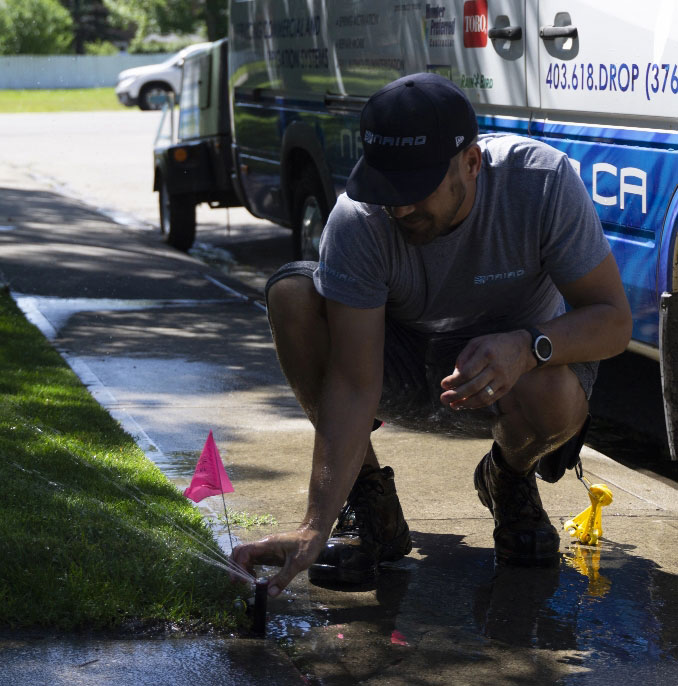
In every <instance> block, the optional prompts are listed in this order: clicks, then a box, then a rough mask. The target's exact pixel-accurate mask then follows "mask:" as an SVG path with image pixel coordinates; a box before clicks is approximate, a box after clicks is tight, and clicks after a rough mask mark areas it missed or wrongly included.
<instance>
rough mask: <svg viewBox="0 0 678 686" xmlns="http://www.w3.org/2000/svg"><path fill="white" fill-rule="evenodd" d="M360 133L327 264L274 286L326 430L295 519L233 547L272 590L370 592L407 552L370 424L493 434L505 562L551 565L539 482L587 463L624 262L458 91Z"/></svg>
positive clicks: (620, 301) (488, 490) (570, 181)
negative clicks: (306, 583) (485, 131)
mask: <svg viewBox="0 0 678 686" xmlns="http://www.w3.org/2000/svg"><path fill="white" fill-rule="evenodd" d="M360 128H361V137H362V141H363V150H364V154H363V156H362V157H361V159H360V160H359V161H358V163H357V165H356V166H355V168H354V169H353V172H352V173H351V176H350V178H349V180H348V183H347V187H346V193H345V194H343V195H341V196H340V197H339V198H338V200H337V203H336V206H335V208H334V209H333V211H332V213H331V215H330V217H329V220H328V222H327V226H326V228H325V230H324V232H323V237H322V242H321V250H320V261H319V262H318V263H314V262H295V263H292V264H288V265H285V266H284V267H282V268H281V269H280V270H279V271H278V272H277V273H276V274H275V275H274V276H273V277H272V278H271V280H270V281H269V284H268V286H267V302H268V312H269V318H270V322H271V329H272V332H273V339H274V342H275V346H276V350H277V353H278V358H279V360H280V364H281V367H282V369H283V371H284V373H285V375H286V377H287V379H288V381H289V383H290V385H291V387H292V389H293V390H294V393H295V395H296V397H297V399H298V401H299V403H300V404H301V406H302V408H303V409H304V410H305V412H306V414H307V416H308V418H309V419H310V421H311V422H312V423H313V425H314V427H315V445H314V449H313V461H312V469H311V477H310V488H309V496H308V509H307V512H306V516H305V518H304V521H303V523H302V524H301V526H300V527H299V528H298V529H297V530H296V531H292V532H288V533H283V534H279V535H273V536H269V537H267V538H265V539H263V540H261V541H258V542H255V543H250V544H245V545H242V546H239V547H237V548H236V549H235V550H234V553H233V557H234V559H235V561H237V562H239V563H241V564H243V565H244V566H246V567H248V568H251V567H252V566H253V565H254V564H273V565H278V566H280V567H281V570H280V571H279V573H278V574H277V575H275V576H274V577H273V578H272V579H271V581H270V584H269V588H270V591H269V592H270V593H271V595H277V594H278V593H279V592H280V590H282V589H283V588H284V587H285V586H286V585H287V584H288V583H289V582H290V581H291V579H292V578H293V577H294V576H295V575H296V574H297V573H299V572H300V571H302V570H304V569H309V576H310V577H311V579H312V580H313V579H322V580H325V581H333V582H348V583H354V582H361V581H364V580H366V579H369V578H370V577H371V576H373V575H374V573H375V571H376V569H377V566H378V565H379V563H380V562H383V561H387V560H388V561H392V560H397V559H399V558H401V557H403V556H404V555H406V554H407V553H409V552H410V550H411V547H412V544H411V541H410V534H409V529H408V526H407V524H406V522H405V519H404V517H403V513H402V510H401V508H400V503H399V501H398V497H397V494H396V490H395V485H394V479H393V470H392V469H391V468H390V467H383V468H380V466H379V463H378V461H377V457H376V455H375V453H374V450H373V448H372V444H371V442H370V432H371V431H372V429H373V428H374V427H375V426H376V425H378V423H379V422H378V421H376V420H375V418H379V419H380V420H385V421H387V422H390V423H393V424H397V425H402V426H405V427H410V428H414V429H419V430H426V431H431V430H433V431H440V432H443V433H445V434H448V435H450V436H451V437H454V436H455V435H457V436H459V435H481V436H482V435H486V436H488V437H489V436H491V437H492V438H493V439H494V440H493V443H492V446H491V449H490V451H489V452H488V453H487V454H486V455H485V456H484V457H483V458H482V459H481V460H480V463H479V464H478V466H477V468H476V470H475V474H473V475H469V486H470V482H471V478H472V479H473V484H474V487H475V489H476V491H477V493H478V496H479V498H480V500H481V502H482V503H483V505H485V506H486V507H487V508H488V509H489V510H490V512H491V513H492V515H493V516H494V542H495V556H496V559H497V560H498V561H499V562H502V563H508V564H525V565H540V564H548V563H550V562H553V561H554V560H555V559H557V556H558V549H559V536H558V533H557V531H556V529H555V528H554V527H553V526H552V525H551V523H550V521H549V518H548V515H547V513H546V512H545V511H544V508H543V507H542V503H541V500H540V497H539V492H538V490H537V484H536V479H535V473H536V471H537V469H539V470H540V471H544V472H548V473H552V472H554V471H555V472H556V475H555V476H554V477H553V479H552V480H555V479H557V478H558V476H559V475H560V474H561V473H562V471H564V469H565V467H564V466H563V465H567V464H568V463H570V464H571V463H572V460H573V459H576V457H577V456H578V453H579V447H580V444H581V441H582V440H583V434H584V432H585V429H586V425H587V419H588V398H589V397H590V394H591V390H592V387H593V383H594V381H595V377H596V373H597V365H598V362H597V360H601V359H604V358H608V357H611V356H614V355H617V354H619V353H620V352H622V351H623V350H624V349H625V347H626V345H627V343H628V341H629V338H630V333H631V324H632V322H631V315H630V310H629V306H628V302H627V300H626V297H625V294H624V289H623V287H622V284H621V280H620V277H619V272H618V270H617V266H616V263H615V261H614V258H613V256H612V255H611V253H610V248H609V245H608V243H607V240H606V239H605V236H604V235H603V232H602V228H601V225H600V221H599V219H598V216H597V215H596V212H595V209H594V207H593V205H592V202H591V200H590V198H589V196H588V194H587V193H586V190H585V188H584V186H583V184H582V182H581V180H580V179H579V177H578V176H577V174H576V172H575V171H574V169H573V168H572V166H571V165H570V163H569V161H568V159H567V157H566V156H565V155H564V154H562V153H560V152H558V151H556V150H555V149H553V148H551V147H549V146H547V145H544V144H542V143H540V142H538V141H534V140H530V139H528V138H524V137H519V136H513V135H487V136H478V126H477V121H476V116H475V112H474V111H473V108H472V106H471V104H470V103H469V101H468V100H467V98H466V97H465V95H464V94H463V92H462V91H461V90H460V89H458V88H457V87H456V86H455V85H454V84H453V83H452V82H450V81H449V80H447V79H445V78H443V77H440V76H437V75H434V74H414V75H412V76H407V77H404V78H401V79H398V80H397V81H394V82H393V83H391V84H389V85H388V86H386V87H384V88H383V89H381V90H380V91H378V92H377V93H375V94H374V95H373V96H372V97H371V98H370V99H369V101H368V103H367V104H366V106H365V108H364V110H363V113H362V116H361V124H360ZM565 302H567V304H568V306H569V307H568V308H566V306H565ZM412 459H416V456H412ZM342 506H343V507H342ZM337 513H340V514H339V519H338V522H337V524H336V526H335V528H334V530H332V527H333V525H334V523H335V520H336V518H337Z"/></svg>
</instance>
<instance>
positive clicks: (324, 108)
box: [229, 0, 678, 459]
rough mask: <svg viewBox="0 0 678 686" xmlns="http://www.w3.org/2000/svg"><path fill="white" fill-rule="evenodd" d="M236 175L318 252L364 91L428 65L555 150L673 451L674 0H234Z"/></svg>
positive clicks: (240, 187)
mask: <svg viewBox="0 0 678 686" xmlns="http://www.w3.org/2000/svg"><path fill="white" fill-rule="evenodd" d="M230 21H231V28H230V36H229V38H230V55H229V68H230V77H229V84H230V89H231V90H230V102H231V108H232V119H231V121H232V127H233V129H232V135H233V144H234V170H235V171H234V174H235V178H234V183H235V187H236V189H237V192H238V193H239V195H240V198H241V200H242V202H243V204H244V205H245V206H246V207H247V208H248V209H249V211H250V212H252V214H254V215H256V216H259V217H264V218H267V219H270V220H272V221H275V222H278V223H280V224H283V225H285V226H289V227H290V228H292V230H293V236H294V241H295V246H296V253H297V255H298V256H299V257H302V256H303V257H308V256H313V255H314V254H315V252H316V251H317V245H318V240H319V235H320V231H321V230H322V226H323V225H324V221H325V219H326V217H327V214H328V212H329V210H330V209H331V207H332V205H333V204H334V201H335V199H336V196H337V194H338V193H340V192H342V191H343V189H344V184H345V182H346V179H347V177H348V174H349V172H350V170H351V168H352V167H353V165H354V163H355V162H356V160H357V159H358V157H359V156H360V154H361V143H360V137H359V121H358V118H359V114H360V110H361V108H362V106H363V104H364V102H365V100H366V99H367V97H368V96H369V95H370V94H371V93H373V92H374V91H375V90H377V89H378V88H380V87H381V86H383V85H384V84H386V83H388V82H389V81H391V80H393V79H395V78H398V77H400V76H404V75H406V74H409V73H414V72H420V71H434V72H437V73H439V74H442V75H444V76H446V77H448V78H450V79H451V80H453V81H454V82H455V83H457V84H458V85H459V86H461V87H462V88H463V89H464V90H465V92H466V93H467V95H468V97H469V98H470V100H471V101H472V102H473V103H474V106H475V107H476V111H477V113H478V121H479V125H480V129H481V131H483V132H511V133H518V134H522V135H525V136H530V137H534V138H538V139H540V140H543V141H546V142H547V143H549V144H551V145H553V146H555V147H556V148H559V149H560V150H563V151H564V152H566V153H567V155H568V156H569V158H570V160H571V162H572V164H573V165H574V167H575V168H576V169H577V171H578V172H579V174H580V175H581V178H582V179H583V181H584V183H585V185H586V187H587V188H588V189H589V192H590V193H591V197H592V199H593V202H594V204H595V207H596V208H597V210H598V213H599V216H600V219H601V221H602V223H603V227H604V229H605V232H606V235H607V236H608V238H609V240H610V243H611V245H612V249H613V251H614V254H615V257H616V259H617V262H618V264H619V267H620V270H621V273H622V278H623V281H624V285H625V288H626V292H627V295H628V297H629V301H630V302H631V306H632V309H633V316H634V331H633V341H632V344H631V349H632V350H634V351H635V352H639V353H641V354H643V355H646V356H648V357H651V358H652V359H655V360H658V361H659V362H660V364H661V370H662V383H663V399H664V406H665V413H666V420H667V429H668V433H669V447H670V450H671V454H672V457H673V458H674V459H676V457H678V443H677V440H678V397H677V396H678V385H677V384H676V380H675V379H676V370H678V344H676V341H678V331H677V330H676V328H677V326H678V324H677V323H676V322H677V321H678V314H676V312H675V310H676V307H678V306H677V305H676V296H675V295H674V294H675V293H676V291H678V269H677V268H676V266H677V265H678V251H677V246H676V230H677V228H678V196H676V194H675V191H676V187H677V185H678V152H677V151H678V132H677V131H676V123H677V120H676V117H675V112H676V111H677V110H678V3H675V2H673V0H648V2H645V3H642V4H639V3H638V2H635V1H633V0H615V2H612V1H605V2H597V3H592V2H585V1H584V0H431V1H430V2H425V1H418V0H415V1H412V2H407V1H386V0H372V1H368V0H362V1H361V0H330V2H327V0H322V1H321V0H287V2H284V3H283V2H280V1H279V0H231V4H230Z"/></svg>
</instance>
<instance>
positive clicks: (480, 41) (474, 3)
mask: <svg viewBox="0 0 678 686" xmlns="http://www.w3.org/2000/svg"><path fill="white" fill-rule="evenodd" d="M486 45H487V0H467V1H466V2H465V3H464V47H465V48H484V47H485V46H486Z"/></svg>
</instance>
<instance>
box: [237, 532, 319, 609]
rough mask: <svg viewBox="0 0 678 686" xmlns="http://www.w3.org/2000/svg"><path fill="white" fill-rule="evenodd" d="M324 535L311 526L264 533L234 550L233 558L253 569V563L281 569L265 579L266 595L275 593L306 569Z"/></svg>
mask: <svg viewBox="0 0 678 686" xmlns="http://www.w3.org/2000/svg"><path fill="white" fill-rule="evenodd" d="M326 541H327V537H326V536H324V535H323V534H321V533H320V532H318V531H316V530H315V529H311V528H310V527H300V528H299V529H297V530H296V531H290V532H287V533H283V534H275V535H273V536H266V538H262V539H261V540H260V541H255V542H254V543H244V544H243V545H239V546H236V547H235V548H234V549H233V555H232V557H233V560H234V562H236V563H237V564H239V565H241V566H242V567H244V568H245V569H247V570H248V571H249V572H250V573H252V572H253V568H254V565H275V566H277V567H281V570H280V571H279V572H278V573H277V574H276V575H275V576H273V577H271V579H269V582H268V594H269V595H270V596H271V597H275V596H277V595H278V594H279V593H280V592H281V591H282V590H283V589H284V588H285V587H286V586H287V585H288V584H289V583H290V581H292V579H293V578H294V577H295V576H296V575H297V574H299V572H303V571H304V570H305V569H308V568H309V567H310V566H311V565H312V564H313V563H314V562H315V561H316V559H317V558H318V555H320V553H321V551H322V549H323V546H324V545H325V543H326Z"/></svg>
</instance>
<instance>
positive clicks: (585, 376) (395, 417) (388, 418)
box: [266, 262, 598, 438]
mask: <svg viewBox="0 0 678 686" xmlns="http://www.w3.org/2000/svg"><path fill="white" fill-rule="evenodd" d="M316 266H317V262H290V263H289V264H286V265H284V266H283V267H281V268H280V269H279V270H278V271H277V272H276V273H275V274H273V276H272V277H271V278H270V279H269V280H268V283H267V284H266V301H267V302H268V290H269V288H270V287H271V286H272V285H273V284H274V283H276V282H277V281H280V280H281V279H284V278H286V277H288V276H306V277H308V278H310V279H312V278H313V272H314V271H315V268H316ZM469 340H470V339H469V338H460V337H459V336H456V335H455V334H454V332H449V333H435V334H431V333H424V332H421V331H417V330H415V329H411V328H409V327H406V326H403V325H402V324H400V323H399V322H397V321H395V320H393V319H391V318H389V317H388V315H387V316H386V328H385V342H384V382H383V387H382V394H381V400H380V401H379V411H378V417H379V419H381V420H383V421H385V422H388V423H391V424H395V425H397V426H403V427H405V428H408V429H412V430H415V431H427V432H429V431H430V432H434V433H445V434H452V435H457V436H458V435H460V434H462V435H467V436H473V437H481V438H489V437H491V435H492V434H491V430H492V425H493V424H494V422H495V420H496V418H497V416H498V414H499V410H498V409H497V406H496V403H495V404H493V405H490V406H489V407H487V408H483V409H479V410H469V411H463V410H462V411H458V412H452V411H450V410H449V408H446V407H445V406H444V405H442V404H441V402H440V394H441V393H442V392H443V391H442V388H441V387H440V381H441V379H443V378H444V377H446V376H449V375H450V374H451V373H452V371H453V370H454V361H455V360H456V359H457V356H458V355H459V353H460V352H461V351H462V350H463V348H464V346H465V345H466V344H467V343H468V341H469ZM569 367H570V369H571V370H572V371H573V372H574V373H575V374H576V375H577V378H578V379H579V383H580V384H581V386H582V388H583V389H584V392H585V393H586V397H587V398H590V397H591V392H592V390H593V384H594V382H595V380H596V375H597V373H598V363H597V362H584V363H576V364H571V365H569Z"/></svg>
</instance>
